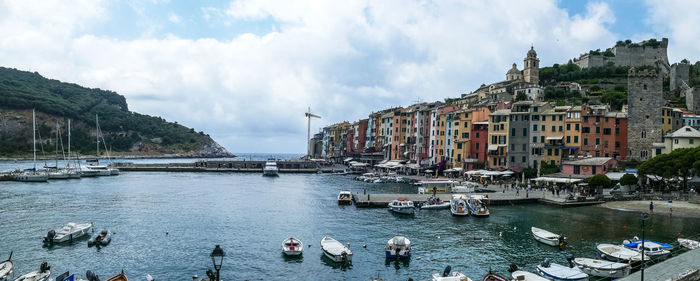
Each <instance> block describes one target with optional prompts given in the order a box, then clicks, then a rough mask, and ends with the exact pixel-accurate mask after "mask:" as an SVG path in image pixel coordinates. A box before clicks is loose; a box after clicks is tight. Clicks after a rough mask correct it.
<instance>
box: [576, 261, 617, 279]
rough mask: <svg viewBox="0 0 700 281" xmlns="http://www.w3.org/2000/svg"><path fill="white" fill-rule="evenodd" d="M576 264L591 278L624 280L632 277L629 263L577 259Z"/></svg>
mask: <svg viewBox="0 0 700 281" xmlns="http://www.w3.org/2000/svg"><path fill="white" fill-rule="evenodd" d="M574 264H576V266H578V268H579V269H581V271H583V272H585V273H586V274H588V275H591V276H598V277H606V278H622V277H625V276H627V275H630V265H629V264H628V263H619V262H612V261H606V260H596V259H589V258H575V259H574Z"/></svg>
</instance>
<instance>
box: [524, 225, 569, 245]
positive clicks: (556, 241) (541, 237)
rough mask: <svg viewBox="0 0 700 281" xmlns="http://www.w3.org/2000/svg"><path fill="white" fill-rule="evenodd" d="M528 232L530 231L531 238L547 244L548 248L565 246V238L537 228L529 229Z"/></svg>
mask: <svg viewBox="0 0 700 281" xmlns="http://www.w3.org/2000/svg"><path fill="white" fill-rule="evenodd" d="M530 231H532V236H534V237H535V240H537V241H539V242H541V243H544V244H547V245H549V246H554V247H556V246H559V247H561V246H564V245H565V244H566V237H564V236H563V235H559V234H554V233H551V232H549V231H547V230H544V229H541V228H537V227H534V226H533V227H531V228H530Z"/></svg>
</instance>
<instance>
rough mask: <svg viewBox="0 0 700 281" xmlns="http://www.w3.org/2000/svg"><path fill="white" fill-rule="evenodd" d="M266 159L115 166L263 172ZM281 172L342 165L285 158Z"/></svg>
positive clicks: (146, 169) (326, 169)
mask: <svg viewBox="0 0 700 281" xmlns="http://www.w3.org/2000/svg"><path fill="white" fill-rule="evenodd" d="M265 162H266V161H257V160H256V161H247V160H229V161H214V160H211V161H210V160H200V161H197V162H192V163H132V162H117V163H113V165H114V167H116V168H118V169H119V170H120V171H126V172H241V173H262V170H263V167H264V166H265ZM277 167H278V168H279V172H280V173H338V172H343V171H344V169H343V168H342V167H336V166H329V167H324V166H320V165H318V164H317V163H316V162H314V161H305V160H285V161H277Z"/></svg>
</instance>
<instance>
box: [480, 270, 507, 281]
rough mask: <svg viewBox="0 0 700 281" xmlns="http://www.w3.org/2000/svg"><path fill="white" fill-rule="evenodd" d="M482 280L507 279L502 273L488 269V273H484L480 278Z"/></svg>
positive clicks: (504, 280)
mask: <svg viewBox="0 0 700 281" xmlns="http://www.w3.org/2000/svg"><path fill="white" fill-rule="evenodd" d="M481 280H482V281H508V278H506V277H505V276H503V275H500V274H498V273H495V272H493V271H491V270H490V269H489V273H486V275H484V277H482V278H481Z"/></svg>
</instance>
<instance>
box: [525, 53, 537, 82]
mask: <svg viewBox="0 0 700 281" xmlns="http://www.w3.org/2000/svg"><path fill="white" fill-rule="evenodd" d="M523 63H524V64H525V66H524V67H525V68H524V69H523V79H524V80H525V82H528V83H533V84H537V83H539V82H540V59H538V58H537V52H535V48H534V47H532V46H531V47H530V50H529V51H527V56H526V57H525V59H524V60H523Z"/></svg>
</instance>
